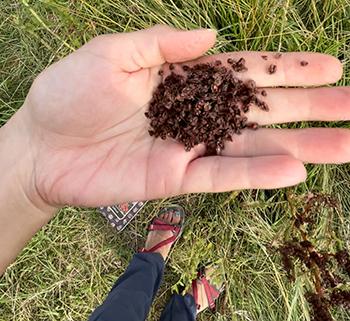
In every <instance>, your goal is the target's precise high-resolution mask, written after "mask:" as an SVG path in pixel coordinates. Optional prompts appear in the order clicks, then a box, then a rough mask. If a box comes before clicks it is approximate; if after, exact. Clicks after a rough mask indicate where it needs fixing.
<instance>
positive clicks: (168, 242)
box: [141, 235, 177, 253]
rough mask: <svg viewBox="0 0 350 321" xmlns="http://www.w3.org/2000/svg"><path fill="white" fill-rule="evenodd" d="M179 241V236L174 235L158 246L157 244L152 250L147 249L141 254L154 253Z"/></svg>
mask: <svg viewBox="0 0 350 321" xmlns="http://www.w3.org/2000/svg"><path fill="white" fill-rule="evenodd" d="M176 239H177V235H173V236H171V237H169V238H168V239H166V240H164V241H161V242H159V243H158V244H156V245H155V246H153V247H151V248H150V249H148V250H146V249H142V250H141V252H143V253H152V252H154V251H156V250H158V249H160V248H161V247H163V246H165V245H168V244H170V243H174V242H175V241H176Z"/></svg>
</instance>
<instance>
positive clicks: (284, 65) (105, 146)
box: [15, 26, 350, 206]
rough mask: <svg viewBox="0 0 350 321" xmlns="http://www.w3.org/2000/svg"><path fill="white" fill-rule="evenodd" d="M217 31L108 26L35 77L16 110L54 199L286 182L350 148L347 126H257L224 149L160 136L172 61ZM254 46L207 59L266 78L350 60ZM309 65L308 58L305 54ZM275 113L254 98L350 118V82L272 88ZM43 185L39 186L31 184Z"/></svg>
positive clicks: (318, 76)
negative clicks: (155, 105)
mask: <svg viewBox="0 0 350 321" xmlns="http://www.w3.org/2000/svg"><path fill="white" fill-rule="evenodd" d="M215 36H216V35H215V32H214V31H211V30H197V31H188V32H186V31H178V30H174V29H171V28H169V27H165V26H158V27H155V28H151V29H148V30H142V31H139V32H135V33H125V34H115V35H105V36H100V37H97V38H95V39H93V40H92V41H91V42H89V43H88V44H86V45H85V46H83V47H82V48H80V49H79V50H77V51H76V52H74V53H73V54H71V55H69V56H68V57H66V58H64V59H63V60H61V61H59V62H58V63H56V64H54V65H52V66H51V67H49V68H48V69H47V70H45V71H44V72H43V73H42V74H40V75H39V77H38V78H37V79H36V81H35V82H34V84H33V86H32V88H31V90H30V93H29V95H28V97H27V99H26V102H25V104H24V106H23V107H22V110H21V111H20V112H19V113H18V115H16V116H15V117H18V118H21V124H24V125H23V128H25V129H26V133H27V135H29V136H30V141H31V143H30V155H31V157H30V159H31V161H30V162H28V171H30V173H32V177H31V179H30V182H32V185H31V188H32V189H33V191H35V193H36V195H37V197H40V199H41V200H44V202H46V203H48V204H50V205H54V206H61V205H64V204H70V205H83V206H99V205H107V204H112V203H118V202H124V201H129V200H136V199H140V200H141V199H152V198H160V197H166V196H172V195H176V194H182V193H190V192H220V191H227V190H233V189H243V188H277V187H283V186H289V185H293V184H296V183H298V182H300V181H303V180H304V179H305V176H306V173H305V169H304V166H303V162H311V163H325V162H328V163H333V162H337V163H338V162H346V161H349V159H350V154H349V152H348V148H347V146H348V145H349V140H350V133H349V132H348V131H347V130H344V129H302V130H277V129H260V130H258V131H256V132H253V131H245V133H243V134H242V135H241V136H237V137H234V140H233V142H232V143H229V144H226V148H225V150H224V151H223V155H222V156H211V157H200V156H201V155H202V154H203V152H204V147H203V146H197V147H195V148H194V149H192V150H191V151H190V152H185V150H184V148H183V146H182V145H180V144H179V143H177V142H175V141H172V140H170V139H167V140H165V141H163V140H160V139H154V137H150V136H149V135H148V123H147V119H146V118H145V116H144V112H145V111H146V110H147V104H148V103H149V101H150V99H151V96H152V92H153V90H154V89H155V88H156V86H157V85H158V84H159V82H160V81H161V77H160V76H159V75H158V71H159V69H160V68H161V67H162V65H163V64H164V63H181V62H184V61H188V60H193V59H196V58H198V57H200V56H202V55H203V54H204V53H205V52H206V51H207V50H208V49H209V48H210V47H211V46H212V45H213V44H214V42H215ZM264 54H266V55H268V56H269V59H270V60H269V61H272V59H273V54H272V53H259V52H242V53H237V52H236V53H230V54H222V55H217V56H210V57H209V56H207V57H204V58H200V60H199V61H208V60H209V61H212V60H213V59H214V60H216V59H222V61H223V62H225V61H226V60H227V57H228V56H232V57H244V58H245V59H246V65H247V67H248V69H249V70H248V72H246V73H244V74H240V75H241V76H243V77H245V78H250V79H254V80H255V81H256V82H257V85H258V86H260V87H269V86H313V85H321V84H326V83H330V82H335V81H336V80H338V79H339V78H340V77H341V74H342V71H341V64H340V63H339V61H338V60H337V59H335V58H333V57H330V56H327V55H321V54H312V53H286V54H283V55H282V57H281V58H280V59H278V60H277V59H276V60H274V63H275V64H276V65H277V72H276V74H273V75H270V74H268V73H267V72H266V61H264V60H263V59H262V58H261V55H264ZM301 60H307V61H308V62H309V65H308V66H307V67H301V66H300V61H301ZM267 93H268V96H267V97H266V101H267V102H268V104H269V106H270V112H269V113H261V112H259V110H257V109H256V110H255V109H252V110H251V111H250V114H249V120H251V121H257V122H258V123H259V124H272V123H283V122H289V121H302V120H345V119H349V118H350V99H349V95H350V91H349V89H348V88H320V89H304V88H303V89H301V88H300V89H294V88H293V89H292V88H291V89H289V88H288V89H287V88H270V89H267ZM31 193H32V194H33V192H31Z"/></svg>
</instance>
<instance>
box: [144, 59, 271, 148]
mask: <svg viewBox="0 0 350 321" xmlns="http://www.w3.org/2000/svg"><path fill="white" fill-rule="evenodd" d="M227 62H228V64H229V65H230V66H231V67H230V68H228V67H225V66H223V65H222V63H221V62H220V61H216V62H214V63H212V64H209V63H208V64H198V65H195V66H193V67H189V66H183V67H182V69H183V70H182V71H181V73H177V72H176V68H180V67H176V68H175V67H174V65H170V68H169V69H170V70H171V74H170V75H169V76H167V77H166V78H165V79H164V81H163V82H162V83H161V84H160V85H159V86H158V88H157V89H156V90H155V92H154V94H153V98H152V101H151V103H150V106H149V110H148V112H146V113H145V115H146V117H147V118H149V119H150V130H149V134H150V135H151V136H155V137H160V138H161V139H166V138H167V137H171V138H173V139H175V140H177V141H179V142H181V143H183V144H184V145H185V150H186V151H189V150H191V148H192V147H194V146H195V145H197V144H200V143H204V144H205V145H206V147H207V154H210V155H212V154H219V153H220V151H221V150H222V149H223V148H224V142H225V141H232V136H233V135H234V134H238V135H239V134H241V131H242V129H244V128H251V129H257V128H258V125H257V124H256V123H249V122H248V119H247V117H246V116H245V113H247V112H248V111H249V109H250V108H252V107H253V106H256V107H258V108H260V109H261V110H264V111H268V110H269V108H268V106H267V104H266V103H265V102H264V101H262V100H261V99H259V98H258V95H259V94H261V95H262V96H266V91H264V90H263V91H261V92H259V91H258V89H257V87H256V84H255V82H254V81H253V80H248V81H242V80H240V79H238V78H237V77H235V73H236V72H245V71H246V70H247V67H246V66H245V61H244V59H243V58H241V59H239V60H238V61H235V60H233V59H231V58H230V59H228V61H227Z"/></svg>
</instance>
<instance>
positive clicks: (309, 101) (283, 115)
mask: <svg viewBox="0 0 350 321" xmlns="http://www.w3.org/2000/svg"><path fill="white" fill-rule="evenodd" d="M266 92H267V96H266V97H261V98H262V99H263V100H264V101H266V103H267V104H268V105H269V109H270V111H269V112H264V111H261V110H260V109H258V108H254V107H253V108H251V110H250V111H249V113H248V114H247V115H248V118H249V121H253V122H257V123H258V124H260V125H269V124H278V123H286V122H295V121H311V120H313V121H316V120H319V121H339V120H349V119H350V87H333V88H309V89H302V88H289V89H283V88H270V89H266Z"/></svg>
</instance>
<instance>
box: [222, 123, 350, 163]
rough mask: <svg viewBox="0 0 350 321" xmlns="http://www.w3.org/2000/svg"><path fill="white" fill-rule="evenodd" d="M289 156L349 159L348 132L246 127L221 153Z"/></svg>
mask: <svg viewBox="0 0 350 321" xmlns="http://www.w3.org/2000/svg"><path fill="white" fill-rule="evenodd" d="M282 154H285V155H290V156H291V157H294V158H296V159H299V160H300V161H302V162H304V163H318V164H326V163H336V164H337V163H345V162H349V161H350V131H349V130H348V129H338V128H308V129H259V130H257V131H249V130H246V131H244V132H243V133H242V135H240V136H235V137H234V138H233V141H232V142H229V143H226V144H225V149H224V150H223V151H222V155H224V156H231V157H259V156H272V155H282Z"/></svg>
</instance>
